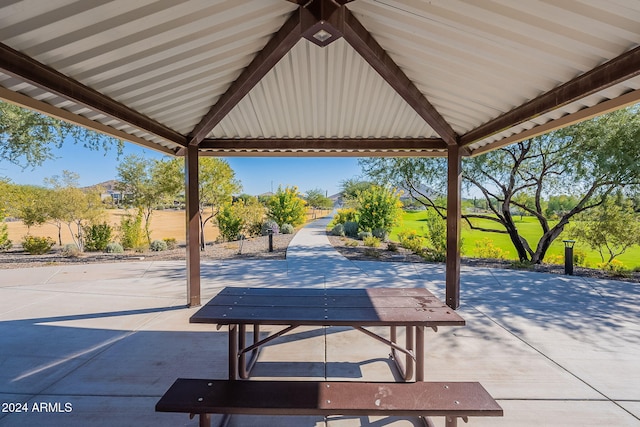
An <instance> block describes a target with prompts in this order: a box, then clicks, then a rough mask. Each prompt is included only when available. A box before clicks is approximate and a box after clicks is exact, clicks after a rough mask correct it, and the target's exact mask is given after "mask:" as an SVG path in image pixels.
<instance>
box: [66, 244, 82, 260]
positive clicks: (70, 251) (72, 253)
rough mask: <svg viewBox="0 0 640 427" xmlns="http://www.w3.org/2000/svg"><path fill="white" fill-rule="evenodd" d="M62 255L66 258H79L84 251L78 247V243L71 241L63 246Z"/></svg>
mask: <svg viewBox="0 0 640 427" xmlns="http://www.w3.org/2000/svg"><path fill="white" fill-rule="evenodd" d="M61 253H62V256H63V257H65V258H78V257H79V256H80V254H81V253H82V251H81V250H80V248H79V247H78V245H76V244H74V243H69V244H66V245H64V247H63V248H62V252H61Z"/></svg>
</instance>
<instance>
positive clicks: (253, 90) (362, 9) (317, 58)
mask: <svg viewBox="0 0 640 427" xmlns="http://www.w3.org/2000/svg"><path fill="white" fill-rule="evenodd" d="M639 44H640V2H638V1H637V0H606V1H605V0H584V1H577V0H576V1H562V2H546V1H535V2H534V1H528V0H525V1H518V2H514V1H507V0H495V1H488V0H487V1H475V0H446V1H445V0H440V1H439V0H433V1H428V2H427V1H418V0H384V1H379V0H353V1H351V0H289V1H287V0H244V1H237V0H227V1H224V0H217V1H210V0H184V1H178V0H136V1H126V0H113V1H102V0H100V1H93V0H83V1H76V0H50V1H47V2H39V1H29V0H6V1H1V2H0V53H1V54H0V98H2V99H4V100H6V101H9V102H12V103H15V104H18V105H21V106H24V107H26V108H30V109H33V110H37V111H40V112H42V113H44V114H48V115H51V116H54V117H57V118H60V119H63V120H67V121H69V122H73V123H76V124H78V125H81V126H85V127H88V128H91V129H94V130H96V131H98V132H102V133H105V134H108V135H111V136H113V137H116V138H120V139H123V140H126V141H130V142H133V143H136V144H140V145H143V146H146V147H150V148H153V149H155V150H158V151H161V152H163V153H167V154H170V155H174V156H184V157H185V164H186V172H187V173H186V195H187V214H186V216H187V218H186V220H187V236H186V237H187V303H188V304H189V305H192V306H196V305H200V254H199V244H198V221H197V215H198V158H199V156H225V157H230V156H358V157H367V156H446V158H447V161H448V182H449V184H448V216H447V235H448V237H447V242H448V244H447V265H446V266H447V268H446V271H447V272H446V303H447V304H448V305H449V306H450V307H452V308H457V307H458V305H459V300H460V286H459V284H460V251H459V244H460V201H461V198H460V177H461V173H460V171H461V159H462V157H464V156H476V155H479V154H482V153H484V152H487V151H489V150H493V149H496V148H498V147H501V146H505V145H507V144H511V143H514V142H517V141H520V140H523V139H527V138H531V137H533V136H536V135H540V134H543V133H546V132H549V131H551V130H553V129H558V128H561V127H564V126H567V125H570V124H572V123H576V122H579V121H581V120H585V119H588V118H591V117H594V116H597V115H600V114H603V113H605V112H608V111H612V110H615V109H619V108H622V107H624V106H627V105H631V104H634V103H637V102H639V101H640V90H639V88H640V76H639V74H640V46H639Z"/></svg>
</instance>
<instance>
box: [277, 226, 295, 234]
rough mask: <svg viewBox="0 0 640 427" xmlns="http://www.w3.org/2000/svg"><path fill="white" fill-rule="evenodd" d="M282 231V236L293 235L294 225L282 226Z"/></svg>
mask: <svg viewBox="0 0 640 427" xmlns="http://www.w3.org/2000/svg"><path fill="white" fill-rule="evenodd" d="M280 231H281V232H282V234H293V232H294V231H295V229H294V228H293V225H291V224H282V227H281V228H280Z"/></svg>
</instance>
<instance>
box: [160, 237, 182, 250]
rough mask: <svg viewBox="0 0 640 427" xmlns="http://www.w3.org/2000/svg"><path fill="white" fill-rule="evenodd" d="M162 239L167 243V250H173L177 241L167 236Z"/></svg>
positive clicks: (176, 245)
mask: <svg viewBox="0 0 640 427" xmlns="http://www.w3.org/2000/svg"><path fill="white" fill-rule="evenodd" d="M162 240H164V242H165V243H166V244H167V249H168V250H173V249H175V248H177V247H178V241H177V240H176V239H175V237H167V238H165V239H162Z"/></svg>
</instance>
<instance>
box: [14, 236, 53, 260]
mask: <svg viewBox="0 0 640 427" xmlns="http://www.w3.org/2000/svg"><path fill="white" fill-rule="evenodd" d="M55 243H56V242H55V241H54V240H53V239H51V238H50V237H36V236H29V235H26V236H24V238H23V239H22V247H23V248H24V250H25V251H27V252H29V253H30V254H31V255H42V254H46V253H47V252H49V251H50V250H51V248H52V247H53V245H54V244H55Z"/></svg>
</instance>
